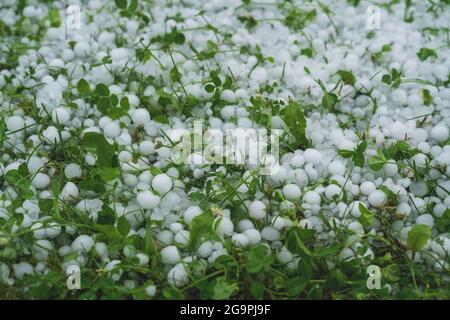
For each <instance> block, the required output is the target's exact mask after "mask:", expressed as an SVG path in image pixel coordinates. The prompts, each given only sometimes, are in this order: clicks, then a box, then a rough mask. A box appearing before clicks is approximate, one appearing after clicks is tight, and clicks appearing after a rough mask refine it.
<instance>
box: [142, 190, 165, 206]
mask: <svg viewBox="0 0 450 320" xmlns="http://www.w3.org/2000/svg"><path fill="white" fill-rule="evenodd" d="M136 200H137V202H138V203H139V205H140V206H141V207H142V208H144V209H153V208H155V207H157V206H158V205H159V203H160V202H161V199H160V197H159V196H157V195H155V194H153V192H151V191H148V190H147V191H142V192H140V193H138V195H137V197H136Z"/></svg>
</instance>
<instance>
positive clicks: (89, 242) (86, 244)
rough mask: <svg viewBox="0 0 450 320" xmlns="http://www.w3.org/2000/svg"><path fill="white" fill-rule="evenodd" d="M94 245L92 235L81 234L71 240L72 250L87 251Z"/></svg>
mask: <svg viewBox="0 0 450 320" xmlns="http://www.w3.org/2000/svg"><path fill="white" fill-rule="evenodd" d="M93 246H94V239H92V237H90V236H88V235H85V234H82V235H80V236H78V237H77V238H76V239H75V240H74V241H73V242H72V250H73V251H77V252H89V251H91V249H92V247H93Z"/></svg>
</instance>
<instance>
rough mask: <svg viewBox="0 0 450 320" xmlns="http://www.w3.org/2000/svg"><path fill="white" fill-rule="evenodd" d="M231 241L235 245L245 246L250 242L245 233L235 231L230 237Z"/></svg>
mask: <svg viewBox="0 0 450 320" xmlns="http://www.w3.org/2000/svg"><path fill="white" fill-rule="evenodd" d="M231 241H232V242H233V244H234V245H235V246H236V247H239V248H245V247H246V246H248V244H249V243H250V240H249V239H248V238H247V236H246V235H245V234H242V233H236V234H234V235H233V236H232V237H231Z"/></svg>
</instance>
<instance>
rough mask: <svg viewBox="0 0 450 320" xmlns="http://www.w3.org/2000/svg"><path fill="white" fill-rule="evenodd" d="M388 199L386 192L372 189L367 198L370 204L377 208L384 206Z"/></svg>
mask: <svg viewBox="0 0 450 320" xmlns="http://www.w3.org/2000/svg"><path fill="white" fill-rule="evenodd" d="M386 199H387V197H386V194H385V193H384V192H383V191H381V190H375V191H372V192H371V193H370V194H369V197H368V198H367V200H368V201H369V203H370V205H371V206H372V207H375V208H379V207H382V206H383V205H384V203H385V202H386Z"/></svg>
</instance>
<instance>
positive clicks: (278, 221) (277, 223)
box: [270, 216, 286, 230]
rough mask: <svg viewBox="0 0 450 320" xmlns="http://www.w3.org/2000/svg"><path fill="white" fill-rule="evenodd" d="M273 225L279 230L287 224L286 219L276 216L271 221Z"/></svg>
mask: <svg viewBox="0 0 450 320" xmlns="http://www.w3.org/2000/svg"><path fill="white" fill-rule="evenodd" d="M270 224H271V225H272V227H274V228H275V229H277V230H281V229H283V228H284V227H285V226H286V221H285V220H284V219H283V218H282V217H279V216H275V217H273V218H272V221H271V223H270Z"/></svg>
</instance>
